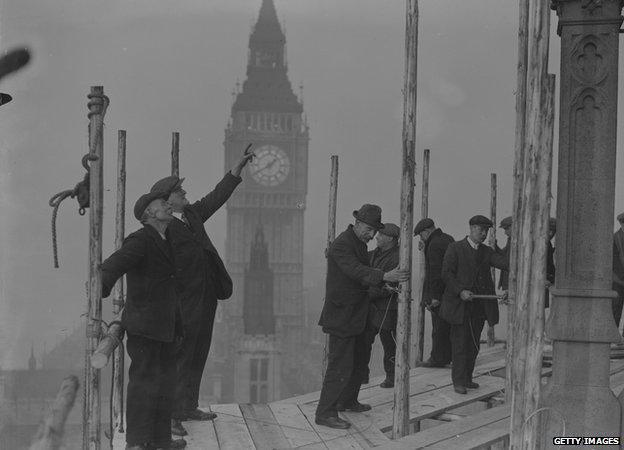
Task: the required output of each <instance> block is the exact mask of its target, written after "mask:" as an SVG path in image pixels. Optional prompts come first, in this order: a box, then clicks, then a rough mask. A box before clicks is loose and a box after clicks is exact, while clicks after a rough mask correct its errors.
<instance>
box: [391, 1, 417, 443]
mask: <svg viewBox="0 0 624 450" xmlns="http://www.w3.org/2000/svg"><path fill="white" fill-rule="evenodd" d="M417 51H418V0H406V14H405V75H404V87H403V158H402V176H401V234H400V237H399V239H400V244H399V245H400V247H399V268H400V269H402V270H408V271H411V268H412V230H413V222H414V177H415V166H416V164H415V162H416V161H415V143H416V95H417V85H416V79H417V67H418V63H417ZM400 287H401V292H400V293H399V296H398V318H397V331H396V356H395V372H394V410H393V417H392V419H393V420H392V437H393V439H397V438H400V437H403V436H405V435H406V434H408V433H409V371H410V365H409V358H410V355H409V348H410V331H411V330H410V328H411V323H410V318H411V304H410V302H411V295H412V285H411V277H410V278H409V279H408V280H407V281H404V282H402V283H401V284H400Z"/></svg>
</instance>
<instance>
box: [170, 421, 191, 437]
mask: <svg viewBox="0 0 624 450" xmlns="http://www.w3.org/2000/svg"><path fill="white" fill-rule="evenodd" d="M171 434H173V435H175V436H186V435H187V434H188V432H187V431H186V430H185V429H184V427H183V426H182V421H180V420H178V419H171Z"/></svg>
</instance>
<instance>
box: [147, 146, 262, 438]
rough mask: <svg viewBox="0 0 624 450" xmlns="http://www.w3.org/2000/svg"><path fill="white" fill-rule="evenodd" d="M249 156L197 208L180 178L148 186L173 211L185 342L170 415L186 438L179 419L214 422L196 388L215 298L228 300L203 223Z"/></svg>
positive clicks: (225, 278)
mask: <svg viewBox="0 0 624 450" xmlns="http://www.w3.org/2000/svg"><path fill="white" fill-rule="evenodd" d="M252 156H253V154H252V153H250V154H246V155H244V156H243V157H242V158H241V159H240V160H239V161H238V163H237V164H236V165H235V166H234V167H233V168H232V170H230V171H229V172H228V173H226V174H225V176H224V177H223V179H222V180H221V181H220V182H219V183H218V184H217V186H216V187H215V188H214V190H213V191H212V192H210V193H209V194H207V195H206V196H205V197H203V198H202V199H201V200H198V201H196V202H195V203H189V201H188V200H187V199H186V191H185V190H184V189H183V188H182V182H183V181H184V178H178V177H176V176H170V177H166V178H163V179H161V180H159V181H157V182H156V184H154V186H152V191H164V192H166V193H167V195H168V201H169V203H170V204H171V207H172V208H173V215H174V216H175V218H174V220H172V221H171V224H170V225H169V230H170V234H171V242H172V247H173V251H174V255H175V264H176V274H177V278H178V281H179V282H180V285H181V288H182V292H181V293H180V298H181V303H182V322H183V324H184V337H183V338H182V341H181V343H180V345H179V347H178V355H177V366H178V377H177V386H176V392H175V405H174V411H173V418H174V423H173V431H174V433H175V434H178V435H185V434H186V431H185V430H184V428H183V427H182V424H181V423H180V421H182V420H212V419H214V418H215V417H216V414H214V413H210V412H204V411H202V410H200V409H198V406H199V404H198V400H199V385H200V383H201V379H202V374H203V371H204V366H205V365H206V359H207V357H208V352H209V350H210V342H211V339H212V329H213V324H214V318H215V313H216V309H217V299H219V300H223V299H227V298H229V297H230V296H231V295H232V279H231V278H230V276H229V274H228V272H227V270H226V268H225V265H224V264H223V261H222V260H221V257H220V256H219V254H218V253H217V250H216V248H215V247H214V245H213V244H212V242H211V240H210V238H209V237H208V235H207V234H206V230H205V229H204V222H206V220H208V219H209V218H210V217H211V216H212V215H213V214H214V213H215V212H217V210H218V209H219V208H220V207H221V206H223V204H224V203H225V202H226V201H227V199H228V198H230V196H231V195H232V193H233V192H234V189H235V188H236V186H238V185H239V184H240V182H241V181H242V179H241V177H240V175H241V172H242V170H243V168H244V167H245V165H246V164H247V162H248V161H249V160H250V159H251V157H252Z"/></svg>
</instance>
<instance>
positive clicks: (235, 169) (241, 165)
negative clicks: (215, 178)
mask: <svg viewBox="0 0 624 450" xmlns="http://www.w3.org/2000/svg"><path fill="white" fill-rule="evenodd" d="M253 157H254V154H253V152H249V153H245V154H244V155H243V157H242V158H241V159H240V160H239V161H238V162H237V163H236V165H235V166H234V167H232V169H231V170H230V172H231V173H232V175H234V176H235V177H240V174H241V172H242V171H243V168H244V167H245V166H246V165H247V163H248V162H249V161H251V158H253Z"/></svg>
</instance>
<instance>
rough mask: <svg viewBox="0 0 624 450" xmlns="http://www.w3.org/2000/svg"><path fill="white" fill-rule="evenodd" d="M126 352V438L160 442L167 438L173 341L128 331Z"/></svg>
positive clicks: (132, 442) (173, 373) (172, 383)
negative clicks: (127, 360) (127, 358)
mask: <svg viewBox="0 0 624 450" xmlns="http://www.w3.org/2000/svg"><path fill="white" fill-rule="evenodd" d="M126 349H127V350H128V355H129V356H130V361H131V362H130V369H129V371H128V398H127V401H126V422H127V427H126V442H127V444H128V445H140V444H145V443H150V444H164V443H168V442H169V441H171V410H172V404H173V389H174V386H175V378H176V368H175V349H176V346H175V343H174V342H160V341H155V340H153V339H148V338H145V337H143V336H138V335H133V334H128V338H127V342H126Z"/></svg>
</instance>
